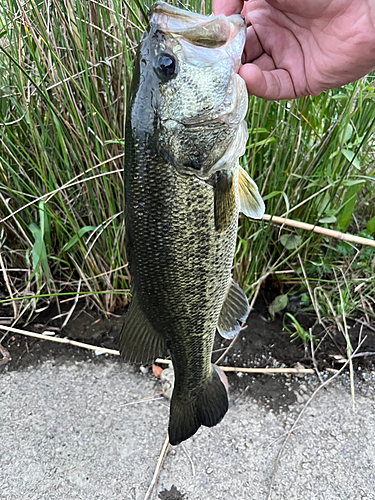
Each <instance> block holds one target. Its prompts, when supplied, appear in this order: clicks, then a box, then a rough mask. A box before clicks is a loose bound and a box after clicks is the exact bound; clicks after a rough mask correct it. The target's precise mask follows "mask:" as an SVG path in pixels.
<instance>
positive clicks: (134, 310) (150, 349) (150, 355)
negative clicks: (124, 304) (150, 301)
mask: <svg viewBox="0 0 375 500" xmlns="http://www.w3.org/2000/svg"><path fill="white" fill-rule="evenodd" d="M166 351H167V349H166V347H165V343H164V340H163V339H162V337H160V335H159V334H158V333H157V332H156V331H155V330H154V328H153V327H152V325H151V323H150V321H149V320H148V318H147V317H146V315H145V314H144V312H143V311H142V309H141V308H140V307H139V303H138V300H137V295H136V294H135V295H134V296H133V298H132V301H131V303H130V306H129V311H128V313H127V314H126V316H125V319H124V324H123V327H122V330H121V334H120V353H121V356H122V357H123V358H124V359H125V360H126V361H130V362H132V363H148V362H151V361H154V360H155V358H157V357H160V356H162V355H163V354H165V353H166Z"/></svg>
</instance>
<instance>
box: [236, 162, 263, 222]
mask: <svg viewBox="0 0 375 500" xmlns="http://www.w3.org/2000/svg"><path fill="white" fill-rule="evenodd" d="M238 192H239V195H240V211H241V212H242V213H243V214H245V215H246V216H247V217H251V218H253V219H261V218H262V216H263V214H264V210H265V207H264V202H263V200H262V198H261V196H260V194H259V191H258V187H257V185H256V184H255V182H254V181H253V179H251V178H250V177H249V174H248V173H247V172H246V170H244V169H243V168H242V167H240V168H239V172H238Z"/></svg>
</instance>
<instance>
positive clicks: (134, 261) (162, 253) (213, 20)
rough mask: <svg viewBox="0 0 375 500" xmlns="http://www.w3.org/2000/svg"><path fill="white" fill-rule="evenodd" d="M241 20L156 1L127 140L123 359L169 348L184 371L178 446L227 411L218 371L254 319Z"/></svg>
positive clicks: (172, 434) (173, 423)
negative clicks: (243, 162) (221, 354)
mask: <svg viewBox="0 0 375 500" xmlns="http://www.w3.org/2000/svg"><path fill="white" fill-rule="evenodd" d="M245 29H246V27H245V23H244V21H243V19H242V18H241V17H240V16H231V17H229V18H225V17H224V16H216V17H206V16H201V15H198V14H192V13H190V12H187V11H184V10H180V9H177V8H175V7H171V6H169V5H167V4H165V3H164V2H157V3H156V4H154V5H153V7H152V9H151V17H150V23H149V27H148V29H147V31H146V32H145V33H144V35H143V37H142V40H141V43H140V46H139V48H138V56H137V59H136V62H135V68H134V77H133V82H132V87H131V91H130V98H129V103H128V108H127V121H126V140H125V177H124V182H125V226H126V249H127V257H128V261H129V267H130V272H131V276H132V283H131V287H132V302H131V304H130V307H129V312H128V314H127V316H126V318H125V323H124V327H123V331H122V334H121V342H120V350H121V353H122V355H123V357H124V358H125V359H127V360H129V361H133V362H143V363H145V362H148V361H152V360H154V359H155V358H156V357H158V356H160V355H162V354H163V353H165V350H166V349H168V350H169V352H170V355H171V357H172V361H173V367H174V371H175V386H174V391H173V396H172V400H171V411H170V423H169V439H170V442H171V444H178V443H180V442H181V441H183V440H185V439H187V438H189V437H190V436H191V435H193V434H194V433H195V432H196V431H197V429H198V428H199V427H200V425H206V426H210V427H211V426H214V425H216V424H217V423H218V422H220V420H221V419H222V418H223V416H224V414H225V413H226V411H227V409H228V396H227V391H226V389H225V387H224V385H223V384H222V382H221V380H220V378H219V376H218V374H217V372H216V370H215V369H214V368H213V367H212V365H211V353H212V346H213V341H214V336H215V331H216V328H218V330H219V332H220V333H221V334H222V335H223V336H224V337H226V338H232V337H233V336H234V335H236V334H237V333H238V331H239V329H240V322H242V321H244V320H245V319H246V317H247V315H248V310H249V308H248V302H247V299H246V296H245V295H244V293H243V292H242V290H241V289H240V288H239V287H238V285H237V284H236V283H234V282H233V281H232V280H231V266H232V262H233V256H234V251H235V244H236V233H237V225H238V213H239V211H240V209H241V210H242V211H243V212H244V213H246V214H247V215H252V216H254V217H261V215H262V213H263V203H262V201H261V199H260V197H259V194H258V191H257V188H256V186H255V184H254V183H253V181H252V180H251V179H250V178H249V177H248V176H247V174H246V173H245V172H244V171H243V170H240V169H239V164H238V158H239V156H240V155H241V154H243V152H244V146H245V143H246V139H247V127H246V125H245V124H244V116H245V114H246V110H247V94H246V88H245V85H244V82H243V81H242V80H241V79H240V77H239V76H238V75H237V74H236V70H238V67H239V64H240V58H241V53H242V50H243V45H244V41H245Z"/></svg>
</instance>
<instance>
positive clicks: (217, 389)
mask: <svg viewBox="0 0 375 500" xmlns="http://www.w3.org/2000/svg"><path fill="white" fill-rule="evenodd" d="M227 410H228V393H227V390H226V389H225V387H224V384H223V383H222V381H221V380H220V376H219V374H218V373H217V371H216V370H215V368H212V378H211V380H210V381H209V382H208V383H207V385H206V386H205V388H204V390H203V392H202V393H200V394H199V396H198V397H197V398H196V399H195V400H193V401H191V402H190V403H184V402H183V401H181V400H179V398H178V396H177V397H175V394H173V396H172V400H171V415H170V420H169V442H170V443H171V444H173V445H176V444H179V443H181V441H185V439H188V438H189V437H191V436H192V435H193V434H195V433H196V432H197V430H198V429H199V427H200V426H201V425H205V426H207V427H213V426H214V425H216V424H218V423H219V422H220V421H221V420H222V418H223V417H224V415H225V414H226V412H227Z"/></svg>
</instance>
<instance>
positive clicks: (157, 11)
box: [149, 0, 246, 46]
mask: <svg viewBox="0 0 375 500" xmlns="http://www.w3.org/2000/svg"><path fill="white" fill-rule="evenodd" d="M149 13H150V23H154V24H155V25H157V26H158V28H159V30H160V31H162V32H164V33H169V34H173V35H176V36H178V37H184V35H185V36H188V35H189V34H190V37H189V41H190V42H192V37H191V34H192V33H194V31H196V30H197V29H199V27H204V28H205V29H206V25H207V29H208V31H210V30H212V28H211V26H213V25H215V27H216V29H214V30H213V33H214V34H213V37H212V40H216V42H217V46H220V45H225V44H226V43H228V42H230V41H231V40H233V39H234V38H235V37H236V36H237V35H238V34H239V33H240V32H241V31H242V30H244V29H245V28H246V21H245V18H244V17H243V16H242V15H240V14H233V15H231V16H224V15H222V14H220V15H218V16H215V15H212V14H211V15H210V16H204V15H202V14H198V13H196V12H191V11H189V10H184V9H181V8H179V7H175V6H173V5H169V4H167V3H165V2H163V1H161V0H159V1H157V2H155V3H153V4H152V5H151V7H150V11H149ZM215 21H216V23H215ZM220 35H221V36H220ZM198 38H199V37H198ZM208 39H210V37H209V38H208ZM192 43H193V44H194V42H192ZM197 44H198V45H200V43H199V41H198V40H197Z"/></svg>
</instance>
